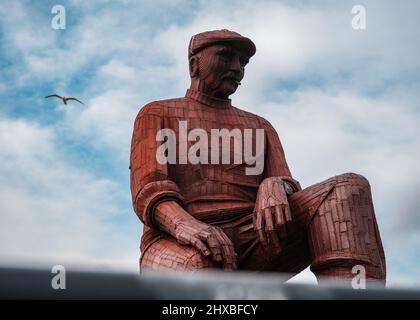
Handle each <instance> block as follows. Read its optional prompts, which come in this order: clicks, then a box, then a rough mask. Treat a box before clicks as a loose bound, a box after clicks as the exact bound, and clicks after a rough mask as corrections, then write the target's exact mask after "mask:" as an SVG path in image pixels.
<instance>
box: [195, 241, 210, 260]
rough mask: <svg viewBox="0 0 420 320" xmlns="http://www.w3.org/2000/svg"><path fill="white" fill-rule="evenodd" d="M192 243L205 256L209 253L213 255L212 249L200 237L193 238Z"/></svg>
mask: <svg viewBox="0 0 420 320" xmlns="http://www.w3.org/2000/svg"><path fill="white" fill-rule="evenodd" d="M191 244H192V245H193V246H194V248H196V249H197V250H198V251H200V252H201V254H202V255H203V256H205V257H208V256H209V255H211V251H210V250H209V249H208V248H207V247H206V245H205V244H204V243H203V242H202V241H201V240H200V239H197V238H192V239H191Z"/></svg>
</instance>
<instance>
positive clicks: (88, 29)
mask: <svg viewBox="0 0 420 320" xmlns="http://www.w3.org/2000/svg"><path fill="white" fill-rule="evenodd" d="M56 4H61V5H63V6H64V7H65V9H66V29H65V30H54V29H53V28H52V27H51V19H52V18H53V16H54V15H53V14H51V9H52V7H53V6H54V5H56ZM356 4H362V5H364V6H365V8H366V13H367V15H366V27H367V28H366V30H354V29H353V28H352V23H351V22H352V18H353V15H352V12H351V11H352V10H351V9H352V7H353V6H354V5H356ZM221 28H228V29H232V30H236V31H238V32H240V33H242V34H244V35H246V36H249V37H250V38H252V39H253V40H254V42H255V43H256V46H257V54H256V55H255V57H253V58H252V59H251V62H250V64H249V65H248V67H247V70H246V76H245V79H244V81H243V85H242V86H241V87H240V88H239V90H238V92H237V93H236V94H235V95H234V96H233V97H232V98H233V103H234V105H236V106H238V107H241V108H243V109H245V110H249V111H251V112H254V113H258V114H260V115H261V116H263V117H265V118H267V119H268V120H269V121H270V122H271V123H272V124H273V125H274V127H275V128H276V129H277V131H278V133H279V135H280V138H281V140H282V142H283V146H284V148H285V151H286V157H287V159H288V162H289V166H290V168H291V170H292V173H293V174H294V176H295V178H297V179H298V180H300V182H301V184H302V185H303V186H304V187H305V186H309V185H311V184H313V183H315V182H318V181H321V180H324V179H326V178H328V177H330V176H333V175H336V174H340V173H344V172H358V173H361V174H363V175H365V176H366V177H367V178H368V179H369V180H370V182H371V186H372V191H373V197H374V204H375V208H376V213H377V218H378V223H379V227H380V230H381V233H382V237H383V242H384V246H385V252H386V256H387V265H388V283H389V285H390V286H400V285H404V286H413V285H417V286H420V232H419V231H420V214H419V210H418V206H417V201H418V200H419V199H420V165H419V158H420V157H419V156H420V126H419V122H420V106H419V102H420V90H419V89H418V88H419V85H420V59H419V51H420V50H419V49H420V3H419V2H418V1H415V0H413V1H409V0H406V1H401V2H395V1H373V0H372V1H356V2H355V1H332V0H331V1H310V0H301V1H225V2H221V1H181V0H153V1H134V0H133V1H130V0H123V1H105V0H103V1H93V0H92V1H82V0H68V1H60V2H58V3H57V1H55V0H54V1H24V0H21V1H17V0H13V1H12V0H10V1H9V0H3V1H1V2H0V70H1V72H0V264H3V265H4V264H9V265H10V264H12V265H16V264H18V265H22V266H23V265H24V266H34V265H39V264H44V265H45V264H64V265H80V266H87V265H88V266H92V267H94V268H99V269H101V270H102V269H109V268H119V269H124V270H136V269H137V259H138V255H139V249H138V247H139V237H140V235H141V230H142V225H141V223H140V222H139V220H138V218H137V217H136V216H135V214H134V213H133V211H132V206H131V202H130V192H129V176H128V174H129V171H128V162H129V147H130V138H131V133H132V126H133V121H134V117H135V115H136V113H137V112H138V110H139V108H140V107H141V106H143V105H144V104H146V103H147V102H150V101H152V100H158V99H164V98H170V97H178V96H183V95H184V94H185V90H186V88H187V87H188V85H189V78H188V65H187V58H186V53H187V44H188V41H189V38H190V37H191V35H193V34H195V33H198V32H201V31H204V30H210V29H221ZM53 92H59V93H62V94H64V95H75V96H77V97H79V98H80V99H81V100H82V101H84V102H85V105H80V104H77V103H71V105H70V106H68V107H64V106H63V105H61V104H60V103H59V101H58V100H46V99H44V98H43V97H44V96H45V95H47V94H50V93H53ZM294 281H307V282H315V278H314V276H313V275H312V274H311V273H310V272H309V271H308V270H306V271H304V272H303V274H301V275H299V276H297V277H296V278H295V279H294Z"/></svg>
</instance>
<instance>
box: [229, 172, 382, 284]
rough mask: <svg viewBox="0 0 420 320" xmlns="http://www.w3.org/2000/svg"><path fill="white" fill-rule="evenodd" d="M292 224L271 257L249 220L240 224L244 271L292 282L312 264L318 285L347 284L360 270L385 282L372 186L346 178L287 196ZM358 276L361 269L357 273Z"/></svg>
mask: <svg viewBox="0 0 420 320" xmlns="http://www.w3.org/2000/svg"><path fill="white" fill-rule="evenodd" d="M289 204H290V207H291V211H292V221H291V222H289V223H288V224H287V225H286V233H285V234H284V233H279V237H280V244H281V252H280V254H279V255H274V254H272V253H267V252H266V251H265V250H264V248H262V246H261V245H260V243H259V241H258V239H257V235H256V233H255V231H254V230H253V226H252V217H251V215H249V216H247V217H244V221H243V223H241V224H239V226H238V227H237V229H238V238H239V242H243V243H244V245H240V246H239V247H244V248H245V249H244V250H242V251H241V252H240V260H241V263H240V267H241V269H245V270H261V271H278V272H285V273H288V274H289V277H290V276H292V275H294V274H296V273H298V272H300V271H302V270H303V269H305V268H306V267H307V266H309V265H311V270H312V271H313V272H314V273H315V275H316V276H317V278H318V279H319V280H322V279H323V276H327V277H329V279H331V278H333V279H340V280H343V279H344V280H345V281H348V280H350V279H352V278H353V277H354V276H355V275H356V274H354V273H352V269H353V267H354V266H356V265H362V266H363V267H364V268H365V270H366V278H367V280H369V279H374V280H379V281H383V282H384V280H385V257H384V252H383V248H382V243H381V238H380V235H379V231H378V227H377V223H376V218H375V213H374V210H373V204H372V197H371V192H370V187H369V183H368V181H367V180H366V179H365V178H364V177H362V176H360V175H357V174H354V173H347V174H342V175H339V176H336V177H333V178H330V179H328V180H325V181H323V182H320V183H317V184H315V185H312V186H310V187H307V188H305V189H303V190H301V191H299V192H296V193H294V194H293V195H291V196H290V197H289ZM358 272H360V270H358Z"/></svg>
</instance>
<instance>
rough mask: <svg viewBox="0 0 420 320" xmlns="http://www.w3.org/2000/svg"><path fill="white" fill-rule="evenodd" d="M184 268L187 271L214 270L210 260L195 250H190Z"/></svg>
mask: <svg viewBox="0 0 420 320" xmlns="http://www.w3.org/2000/svg"><path fill="white" fill-rule="evenodd" d="M186 267H187V269H189V270H203V269H210V268H214V267H215V266H214V263H213V262H212V260H211V259H210V258H207V257H205V256H203V255H202V254H201V252H200V251H198V250H197V249H194V248H191V253H190V254H189V255H188V257H187V261H186Z"/></svg>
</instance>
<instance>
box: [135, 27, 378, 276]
mask: <svg viewBox="0 0 420 320" xmlns="http://www.w3.org/2000/svg"><path fill="white" fill-rule="evenodd" d="M255 51H256V49H255V45H254V43H253V42H252V41H251V40H250V39H248V38H245V37H242V36H241V35H239V34H237V33H234V32H231V31H228V30H217V31H210V32H204V33H201V34H198V35H195V36H193V37H192V39H191V41H190V45H189V48H188V57H189V67H190V76H191V86H190V88H189V89H188V90H187V93H186V95H185V97H183V98H177V99H169V100H161V101H155V102H152V103H149V104H147V105H146V106H144V107H143V108H142V109H141V110H140V112H139V113H138V116H137V118H136V120H135V124H134V131H133V137H132V145H131V163H130V164H131V166H130V169H131V175H130V177H131V192H132V198H133V206H134V210H135V212H136V213H137V215H138V216H139V218H140V219H141V221H142V222H143V223H144V232H143V236H142V240H141V253H142V254H141V258H140V266H141V269H142V270H145V269H153V270H180V271H186V270H193V271H195V270H204V269H210V268H223V269H225V270H258V271H278V272H288V273H291V274H294V273H298V272H300V271H301V270H303V269H304V268H306V267H307V266H311V270H312V271H313V272H314V273H315V275H316V276H317V278H318V279H322V277H324V276H326V277H328V278H330V279H336V280H342V281H349V280H350V279H352V278H353V277H354V274H353V273H352V268H353V267H354V266H355V265H362V266H363V267H364V268H365V270H366V277H367V279H368V280H377V281H381V282H383V283H384V282H385V274H386V271H385V256H384V252H383V248H382V243H381V238H380V235H379V230H378V226H377V223H376V219H375V212H374V208H373V204H372V196H371V190H370V186H369V182H368V181H367V180H366V178H364V177H363V176H361V175H358V174H354V173H346V174H341V175H337V176H335V177H332V178H330V179H327V180H325V181H323V182H320V183H318V184H315V185H312V186H309V187H307V188H304V189H302V188H301V186H300V184H299V183H298V182H297V181H296V180H295V179H293V177H292V175H291V173H290V170H289V167H288V165H287V162H286V158H285V155H284V151H283V148H282V145H281V142H280V139H279V137H278V135H277V133H276V131H275V129H274V128H273V127H272V125H271V124H270V123H269V122H268V121H267V120H265V119H264V118H262V117H260V116H257V115H255V114H252V113H249V112H246V111H244V110H241V109H239V108H236V107H234V106H232V104H231V100H230V99H229V96H230V95H231V94H233V93H234V92H235V91H236V89H237V87H238V85H240V81H242V79H243V76H244V70H245V66H246V64H247V63H248V61H249V59H250V58H251V57H252V56H253V55H254V54H255ZM279 112H280V111H279ZM182 121H186V122H185V123H186V124H187V130H188V131H190V130H192V129H196V128H200V129H202V130H204V132H205V133H207V135H208V136H209V137H210V135H211V130H212V129H222V128H226V129H228V130H229V131H230V130H233V129H239V130H240V132H241V133H242V134H244V130H246V129H252V130H253V131H254V132H255V130H256V129H263V130H264V148H263V156H264V169H263V171H262V172H261V173H260V174H256V175H248V174H246V171H245V170H246V168H247V167H249V166H248V164H247V163H246V162H245V160H244V159H243V160H242V161H241V162H240V163H220V164H215V163H211V161H208V163H195V164H194V163H191V162H189V161H185V158H182V156H183V155H185V152H187V153H188V150H189V149H190V147H191V146H192V145H194V142H193V141H187V142H186V143H184V142H185V140H186V139H187V138H186V137H185V136H183V135H184V134H183V133H182V130H181V129H180V123H181V122H182ZM161 129H171V130H173V132H175V134H176V137H177V139H178V140H177V142H176V144H177V154H176V163H167V164H161V163H160V162H159V161H157V158H156V150H157V149H158V148H159V146H161V145H162V141H157V139H156V135H157V133H158V132H159V130H161ZM242 136H243V135H242ZM249 143H252V145H253V146H254V147H255V145H256V144H257V141H256V135H255V134H254V135H253V136H252V140H251V142H249ZM211 147H212V144H211V143H210V142H209V143H208V148H209V158H210V157H211V156H212V152H214V149H213V150H210V149H212V148H211ZM179 148H180V149H179ZM182 148H184V149H185V148H186V149H185V150H181V149H182ZM183 151H184V152H183ZM220 152H221V151H220V150H219V153H217V154H216V156H217V158H219V156H220ZM230 152H231V158H230V160H232V159H233V155H234V153H235V150H234V144H233V143H231V144H230ZM213 156H214V155H213ZM209 160H211V159H209ZM314 170H316V168H314Z"/></svg>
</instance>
